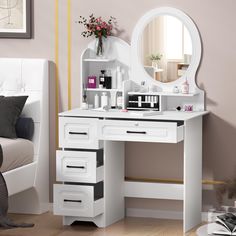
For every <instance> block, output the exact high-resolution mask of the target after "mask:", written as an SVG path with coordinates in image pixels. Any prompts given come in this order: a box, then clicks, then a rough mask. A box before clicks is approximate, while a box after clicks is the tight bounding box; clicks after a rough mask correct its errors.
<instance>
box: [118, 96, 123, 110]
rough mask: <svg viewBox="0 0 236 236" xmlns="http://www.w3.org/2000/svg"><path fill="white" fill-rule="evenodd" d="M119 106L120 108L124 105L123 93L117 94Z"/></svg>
mask: <svg viewBox="0 0 236 236" xmlns="http://www.w3.org/2000/svg"><path fill="white" fill-rule="evenodd" d="M117 107H118V108H119V109H122V107H123V97H122V96H121V95H120V96H117Z"/></svg>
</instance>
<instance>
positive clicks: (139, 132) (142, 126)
mask: <svg viewBox="0 0 236 236" xmlns="http://www.w3.org/2000/svg"><path fill="white" fill-rule="evenodd" d="M99 138H100V139H102V140H114V141H116V140H117V141H119V140H120V141H136V142H139V141H140V142H162V143H177V142H180V141H182V140H183V138H184V132H183V125H180V126H178V123H177V122H161V121H158V122H154V121H129V120H127V121H126V120H101V121H99Z"/></svg>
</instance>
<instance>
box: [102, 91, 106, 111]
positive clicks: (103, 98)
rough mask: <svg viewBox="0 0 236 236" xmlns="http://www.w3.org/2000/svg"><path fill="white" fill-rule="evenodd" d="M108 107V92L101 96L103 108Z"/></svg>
mask: <svg viewBox="0 0 236 236" xmlns="http://www.w3.org/2000/svg"><path fill="white" fill-rule="evenodd" d="M106 106H108V96H107V93H106V92H103V93H102V96H101V107H102V108H104V107H106Z"/></svg>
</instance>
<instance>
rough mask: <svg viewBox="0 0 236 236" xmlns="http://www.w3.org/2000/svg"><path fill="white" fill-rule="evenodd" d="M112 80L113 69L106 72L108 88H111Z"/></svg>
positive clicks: (106, 86) (106, 85)
mask: <svg viewBox="0 0 236 236" xmlns="http://www.w3.org/2000/svg"><path fill="white" fill-rule="evenodd" d="M111 80H112V77H111V71H110V70H107V71H106V73H105V88H106V89H111Z"/></svg>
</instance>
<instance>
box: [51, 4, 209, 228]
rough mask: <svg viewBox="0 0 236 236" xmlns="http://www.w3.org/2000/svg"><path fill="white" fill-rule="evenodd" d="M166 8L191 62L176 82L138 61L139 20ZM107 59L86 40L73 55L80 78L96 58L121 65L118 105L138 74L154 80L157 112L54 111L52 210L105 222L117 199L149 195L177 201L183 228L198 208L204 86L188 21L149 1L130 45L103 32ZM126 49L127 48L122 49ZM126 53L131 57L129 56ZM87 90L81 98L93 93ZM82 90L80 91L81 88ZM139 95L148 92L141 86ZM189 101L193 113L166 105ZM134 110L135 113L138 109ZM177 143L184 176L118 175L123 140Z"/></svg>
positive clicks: (117, 212) (120, 206)
mask: <svg viewBox="0 0 236 236" xmlns="http://www.w3.org/2000/svg"><path fill="white" fill-rule="evenodd" d="M165 14H167V15H171V16H174V17H176V18H178V19H179V20H181V21H182V22H183V24H184V25H185V26H186V27H187V28H188V30H189V32H190V35H191V39H192V44H193V51H192V52H193V55H192V61H191V63H190V66H189V68H188V70H187V71H186V73H185V74H184V75H183V76H182V77H181V78H180V79H178V80H177V81H174V82H171V83H166V84H163V83H160V82H158V81H153V79H152V78H151V77H149V76H148V74H147V73H146V72H145V70H144V68H143V66H142V65H141V62H140V60H139V40H138V39H139V38H140V34H141V33H142V30H143V28H144V27H145V25H146V24H147V23H148V22H150V20H152V19H153V18H154V17H159V16H162V15H165ZM110 43H111V45H112V46H111V49H110V59H107V60H104V59H96V58H95V59H94V58H93V57H94V55H93V47H94V46H93V44H94V42H92V43H91V44H89V45H88V48H87V49H85V51H84V52H83V54H82V56H81V66H82V72H81V77H82V78H83V81H82V82H84V80H85V79H86V77H87V76H88V75H89V74H95V73H98V72H99V70H100V69H103V68H102V67H103V66H104V65H107V64H108V66H109V67H112V66H117V65H119V66H123V68H124V70H125V78H124V79H125V81H124V83H123V88H122V89H121V90H118V89H117V90H114V89H113V90H107V91H110V92H111V93H112V91H113V92H114V91H115V92H116V93H121V94H122V96H123V100H124V102H123V108H126V107H127V104H128V98H129V92H134V91H136V89H137V88H138V87H139V84H140V81H143V80H145V82H146V84H147V86H149V85H150V86H151V85H152V86H153V85H155V86H156V89H157V91H156V92H152V93H151V94H152V95H155V96H158V98H159V103H160V106H159V110H160V111H161V113H160V114H158V115H152V116H142V115H140V116H139V115H138V113H136V114H135V113H133V112H132V111H129V112H124V111H122V110H116V109H114V110H112V109H111V110H108V111H95V110H82V109H74V110H70V111H66V112H63V113H60V114H59V146H60V148H61V150H59V151H57V181H61V182H63V184H56V185H54V213H55V214H57V215H62V216H63V223H64V224H65V225H69V224H71V223H73V222H74V221H92V222H94V223H95V224H96V225H97V226H99V227H106V226H108V225H110V224H112V223H114V222H116V221H118V220H120V219H122V218H124V216H125V209H124V198H125V197H136V198H154V199H169V200H182V201H183V206H184V209H183V229H184V232H186V231H188V230H190V229H191V228H193V227H194V226H196V225H197V224H199V223H200V222H201V208H202V117H203V115H205V114H207V112H206V111H204V92H203V91H202V90H200V89H199V88H198V87H197V86H196V84H195V73H196V70H197V68H198V65H199V61H200V58H201V43H200V37H199V34H198V31H197V29H196V26H195V25H194V23H193V22H192V20H191V19H190V18H189V17H188V16H187V15H185V14H184V13H183V12H181V11H179V10H177V9H173V8H157V9H154V10H152V11H150V12H148V13H147V14H146V15H144V16H143V17H142V18H141V19H140V21H139V22H138V23H137V25H136V27H135V29H134V33H133V37H132V43H131V47H130V46H129V45H128V44H127V43H125V42H123V41H122V40H121V39H118V38H114V37H111V39H110ZM129 52H131V53H129ZM130 55H131V58H130ZM186 78H187V79H188V81H189V84H190V91H189V94H173V93H172V88H173V86H176V85H178V86H179V85H180V84H181V83H183V81H185V79H186ZM102 91H104V90H99V89H94V90H92V89H90V90H88V91H87V93H88V101H89V103H90V102H91V101H93V99H94V93H95V92H96V93H99V92H102ZM81 94H82V91H81ZM144 94H145V95H147V94H148V93H147V92H146V93H144ZM184 104H192V105H193V108H194V111H193V112H184V111H179V112H178V111H173V107H177V106H183V105H184ZM140 114H141V113H140ZM127 141H135V142H154V143H155V142H157V143H178V142H181V141H183V142H184V153H183V155H184V163H183V166H184V168H183V169H184V183H183V184H176V183H168V184H167V183H146V182H145V183H144V182H132V181H125V180H124V177H125V176H124V158H125V150H124V143H125V142H127Z"/></svg>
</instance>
